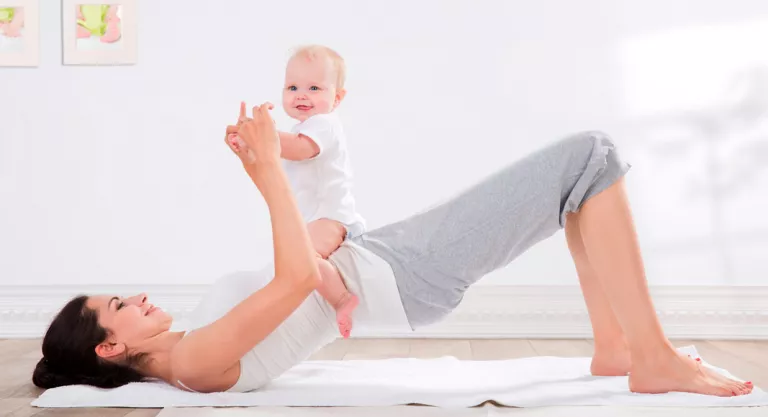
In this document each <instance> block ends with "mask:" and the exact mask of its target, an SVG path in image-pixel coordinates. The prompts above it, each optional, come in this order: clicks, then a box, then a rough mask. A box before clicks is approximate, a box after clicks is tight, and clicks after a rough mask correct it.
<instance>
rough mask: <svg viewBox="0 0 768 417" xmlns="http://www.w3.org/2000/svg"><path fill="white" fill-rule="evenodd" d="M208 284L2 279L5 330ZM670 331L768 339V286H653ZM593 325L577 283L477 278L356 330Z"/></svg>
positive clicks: (40, 326) (510, 331)
mask: <svg viewBox="0 0 768 417" xmlns="http://www.w3.org/2000/svg"><path fill="white" fill-rule="evenodd" d="M207 288H208V287H207V286H205V285H142V286H141V287H140V288H139V286H137V285H114V286H0V338H39V337H42V336H43V334H45V330H46V328H47V326H48V323H49V322H50V320H51V319H52V318H53V315H54V314H55V313H56V311H57V310H58V308H59V307H60V306H61V305H63V303H64V302H65V301H66V300H67V299H69V298H70V297H72V296H73V295H75V294H79V293H88V294H92V293H101V294H123V295H130V294H135V293H138V292H140V291H145V292H147V293H148V294H149V295H150V297H151V298H152V301H153V303H155V304H157V305H159V306H161V307H163V309H164V310H166V311H168V312H169V313H171V314H172V315H173V316H174V318H175V320H176V322H175V324H174V328H176V329H183V328H184V323H185V320H186V318H187V317H188V316H189V313H190V312H191V311H192V309H193V308H194V306H195V305H196V303H197V300H198V299H199V297H200V296H201V295H202V294H204V293H205V291H206V289H207ZM651 293H652V296H653V300H654V304H655V307H656V310H657V313H658V314H659V318H660V320H661V323H662V325H663V326H664V330H665V331H666V333H667V335H668V336H669V337H670V338H673V339H732V340H735V339H768V286H759V287H758V286H755V287H729V286H706V287H703V286H674V287H673V286H660V287H654V288H651ZM591 335H592V333H591V326H590V323H589V317H588V315H587V311H586V306H585V304H584V301H583V299H582V297H581V292H580V290H579V288H578V287H577V286H507V285H478V286H475V287H473V288H471V289H470V291H468V292H467V294H466V296H465V298H464V301H463V302H462V304H461V305H460V306H459V308H457V309H456V311H454V312H453V313H452V314H451V315H450V316H449V317H448V318H447V319H446V320H444V321H443V322H441V323H439V324H436V325H433V326H430V327H428V328H424V329H420V330H419V331H417V332H414V333H408V334H400V333H377V334H365V335H360V336H359V337H398V338H399V337H425V338H562V339H567V338H589V337H591Z"/></svg>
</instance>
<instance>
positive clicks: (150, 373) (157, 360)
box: [139, 332, 185, 383]
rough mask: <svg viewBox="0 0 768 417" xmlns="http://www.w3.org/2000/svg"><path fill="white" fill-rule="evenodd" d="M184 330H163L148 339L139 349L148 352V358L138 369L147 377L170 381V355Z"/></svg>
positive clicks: (171, 376)
mask: <svg viewBox="0 0 768 417" xmlns="http://www.w3.org/2000/svg"><path fill="white" fill-rule="evenodd" d="M184 333H185V332H164V333H161V334H159V335H157V336H155V337H154V338H152V339H150V340H149V341H148V342H147V344H146V345H144V346H143V347H142V348H141V351H143V352H148V353H149V359H148V360H147V361H146V362H145V363H144V365H143V366H142V367H141V368H140V369H139V372H141V373H142V374H143V375H145V376H147V377H149V378H158V379H162V380H163V381H166V382H169V383H171V381H173V373H172V369H171V355H172V353H173V349H174V348H175V347H176V345H177V344H178V343H179V341H181V339H182V338H183V337H184Z"/></svg>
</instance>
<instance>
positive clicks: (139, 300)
mask: <svg viewBox="0 0 768 417" xmlns="http://www.w3.org/2000/svg"><path fill="white" fill-rule="evenodd" d="M131 301H132V302H134V303H136V304H138V305H143V304H144V303H146V302H147V294H145V293H141V294H138V295H134V296H133V297H131Z"/></svg>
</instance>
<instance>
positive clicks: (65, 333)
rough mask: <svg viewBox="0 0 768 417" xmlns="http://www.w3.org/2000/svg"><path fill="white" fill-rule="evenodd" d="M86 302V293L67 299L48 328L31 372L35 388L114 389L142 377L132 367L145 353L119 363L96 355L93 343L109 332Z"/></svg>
mask: <svg viewBox="0 0 768 417" xmlns="http://www.w3.org/2000/svg"><path fill="white" fill-rule="evenodd" d="M86 301H88V296H85V295H80V296H77V297H75V298H73V299H72V300H70V301H69V302H68V303H67V304H66V305H65V306H64V308H62V309H61V311H59V314H57V315H56V318H54V319H53V321H52V322H51V325H50V326H49V327H48V331H47V332H46V333H45V337H44V338H43V358H42V359H40V362H38V363H37V366H36V367H35V371H34V373H33V374H32V382H33V383H34V384H35V385H37V386H38V387H40V388H55V387H60V386H62V385H75V384H87V385H93V386H96V387H100V388H115V387H119V386H121V385H125V384H127V383H129V382H137V381H141V380H142V379H143V378H144V376H143V375H142V374H141V373H139V372H138V371H137V370H136V369H135V367H136V366H137V365H138V364H139V363H140V362H141V361H142V360H143V359H144V358H145V357H146V354H139V355H136V356H130V355H129V356H127V359H126V361H125V364H122V365H121V364H117V363H113V362H110V361H107V360H105V359H103V358H100V357H99V356H98V355H97V354H96V346H98V345H99V344H101V343H102V342H104V341H105V340H107V336H108V335H109V331H108V330H107V329H105V328H104V327H101V325H100V324H99V315H98V312H97V311H96V310H93V309H90V308H88V307H87V306H86V305H85V303H86Z"/></svg>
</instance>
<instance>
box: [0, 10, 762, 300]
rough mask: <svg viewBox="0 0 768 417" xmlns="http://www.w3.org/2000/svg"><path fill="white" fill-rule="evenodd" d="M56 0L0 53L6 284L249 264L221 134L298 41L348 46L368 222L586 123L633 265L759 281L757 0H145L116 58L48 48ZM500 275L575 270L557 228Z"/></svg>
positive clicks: (202, 278)
mask: <svg viewBox="0 0 768 417" xmlns="http://www.w3.org/2000/svg"><path fill="white" fill-rule="evenodd" d="M58 3H59V2H49V1H44V2H41V6H40V10H41V14H42V16H41V28H42V29H41V30H42V33H41V63H40V66H39V67H38V68H32V69H29V68H19V69H9V68H3V69H0V279H1V280H2V283H3V284H8V283H10V284H41V285H42V284H92V283H118V282H130V283H169V284H182V283H206V282H210V281H212V280H213V279H214V278H216V277H217V276H219V275H220V274H222V273H225V272H228V271H231V270H233V269H240V268H257V267H260V266H261V265H263V264H264V263H265V262H268V261H269V259H270V257H271V237H270V230H269V220H268V217H267V212H266V210H265V205H264V204H263V202H262V200H261V198H260V196H259V194H258V191H257V190H256V188H255V187H254V186H253V185H251V184H250V182H249V180H248V179H247V177H246V176H245V175H244V173H243V172H242V171H241V168H240V166H239V164H238V163H237V160H236V159H235V157H234V156H233V155H231V154H230V152H229V150H228V149H227V148H226V147H225V146H224V144H223V142H222V136H223V135H222V133H223V131H224V127H225V125H227V124H229V123H231V122H233V121H234V120H235V118H236V116H237V110H238V104H239V101H240V100H246V101H247V103H249V104H254V103H256V102H260V101H264V100H272V101H274V102H275V103H278V102H279V99H280V88H281V86H282V84H281V83H282V73H283V65H284V62H285V59H286V58H287V54H288V50H289V48H290V47H292V46H295V45H297V44H300V43H306V42H316V43H324V44H328V45H330V46H332V47H334V48H336V49H337V50H338V51H339V52H341V53H342V54H343V55H344V57H345V58H346V60H347V63H348V67H349V84H348V85H349V94H348V98H347V99H346V101H345V103H344V104H343V107H342V109H343V113H342V117H343V120H344V122H345V125H346V129H347V132H348V135H349V138H350V148H351V152H352V156H353V158H354V161H353V162H354V167H355V169H356V173H357V199H358V204H359V207H360V209H361V210H362V212H363V214H364V215H365V217H366V218H367V219H368V222H369V225H370V226H371V227H378V226H382V225H385V224H387V223H389V222H392V221H395V220H398V219H401V218H403V217H404V216H407V215H409V214H411V213H414V212H415V211H417V210H420V209H421V208H423V207H424V206H427V205H430V204H432V203H433V202H436V201H439V200H442V199H444V198H446V197H448V196H450V195H451V194H452V193H454V192H455V191H457V190H459V189H461V188H462V187H465V186H467V185H469V184H471V183H473V182H474V181H476V180H478V179H480V178H482V177H483V176H485V175H487V174H489V173H490V172H492V171H494V170H496V169H499V168H500V167H502V166H504V165H505V164H507V163H509V162H510V161H513V160H515V159H517V158H519V157H521V156H523V155H525V154H526V153H528V152H530V151H532V150H533V149H535V148H538V147H539V146H541V145H542V144H544V143H546V142H549V141H552V140H555V139H557V138H559V137H562V136H563V135H566V134H568V133H570V132H574V131H577V130H582V129H601V130H605V131H607V132H609V133H610V134H612V135H613V136H614V137H615V139H616V141H617V142H618V144H619V146H620V150H621V153H622V155H623V156H624V157H625V158H626V159H627V160H628V161H630V162H631V163H632V164H633V166H634V168H633V169H632V170H631V171H630V175H629V176H628V177H627V180H628V184H629V186H630V196H631V198H632V202H633V207H634V212H635V214H636V216H637V227H638V230H639V233H640V238H641V242H642V246H643V250H644V253H645V257H646V261H647V267H648V268H647V269H648V275H649V280H650V281H651V283H652V284H665V285H666V284H678V285H680V284H682V285H704V284H719V285H761V284H766V283H767V282H766V279H765V277H766V276H768V267H766V266H765V262H764V260H763V259H764V258H765V254H766V253H768V251H767V250H768V220H767V219H766V216H765V213H766V211H768V192H766V189H767V188H768V187H766V186H765V185H764V184H765V182H766V180H768V169H767V168H768V162H766V161H768V122H766V120H765V114H766V113H765V111H766V108H767V107H768V103H767V102H766V100H768V99H766V97H768V75H766V71H768V69H767V68H768V48H765V44H764V43H765V42H764V41H765V39H768V2H765V1H764V0H727V1H726V0H706V1H702V0H685V1H682V0H678V1H674V2H670V1H668V0H652V1H643V2H638V1H635V0H622V1H615V0H602V1H601V0H582V1H579V2H571V1H566V0H560V1H554V0H548V1H537V2H512V1H502V0H495V1H490V0H484V1H477V0H463V1H455V0H451V1H449V0H420V1H407V0H396V1H394V0H393V1H387V2H380V3H373V2H367V1H366V2H360V1H352V0H347V1H323V2H316V1H307V0H303V1H292V2H269V3H267V2H252V1H245V0H242V1H234V0H230V1H219V2H217V3H216V4H217V6H218V7H217V8H216V9H214V8H212V7H200V8H196V7H188V6H187V5H188V4H190V2H183V1H180V0H174V1H170V0H165V1H162V2H159V1H158V2H154V1H153V2H149V1H143V2H141V3H140V9H139V16H140V21H139V62H138V64H137V65H135V66H128V67H72V66H70V67H65V66H62V65H61V36H60V30H61V22H60V15H61V10H60V5H59V4H58ZM211 4H212V3H211ZM215 10H219V11H220V12H221V14H220V15H216V14H215V12H214V11H215ZM731 82H739V83H741V85H740V86H735V87H734V86H730V85H729V84H728V83H731ZM760 89H762V90H760ZM760 91H762V95H759V94H756V93H759V92H760ZM749 94H752V97H757V98H758V100H757V101H755V100H752V99H749ZM761 100H762V101H761ZM761 115H762V117H763V118H762V119H759V117H761ZM275 117H276V118H277V120H278V123H279V125H280V126H281V127H283V128H288V127H289V126H290V124H289V123H290V121H289V120H288V119H287V118H286V117H285V115H284V114H282V111H276V112H275ZM708 158H710V159H708ZM712 161H715V162H712ZM713 178H714V182H713V181H712V179H713ZM715 183H716V184H719V185H718V188H717V190H716V191H717V192H716V193H715V194H712V193H710V191H711V189H710V188H708V185H710V184H715ZM501 282H503V283H510V284H541V285H548V284H575V282H576V281H575V272H574V270H573V267H572V265H571V263H570V260H569V257H568V252H567V249H566V247H565V244H564V238H563V235H562V233H559V234H557V235H556V236H555V237H554V238H553V239H550V240H549V241H547V242H544V243H543V244H541V245H539V246H537V247H536V248H534V249H533V250H531V251H530V252H529V253H527V254H525V255H524V256H522V257H521V258H519V260H518V261H517V262H516V263H514V264H513V265H512V266H510V267H508V268H506V269H504V270H502V271H499V272H497V273H494V274H492V275H491V276H489V277H487V278H485V279H484V280H483V281H482V284H489V283H496V284H498V283H501Z"/></svg>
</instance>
